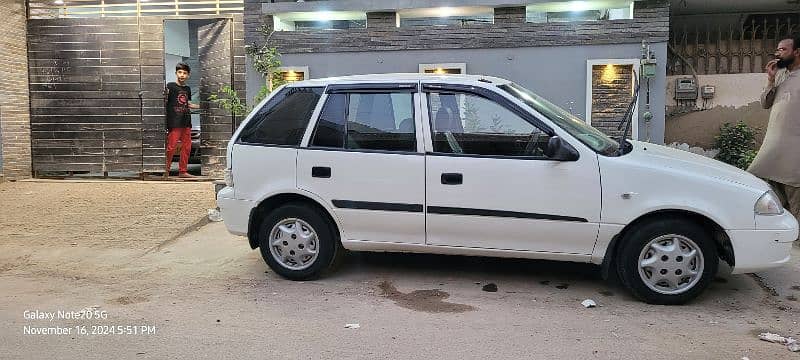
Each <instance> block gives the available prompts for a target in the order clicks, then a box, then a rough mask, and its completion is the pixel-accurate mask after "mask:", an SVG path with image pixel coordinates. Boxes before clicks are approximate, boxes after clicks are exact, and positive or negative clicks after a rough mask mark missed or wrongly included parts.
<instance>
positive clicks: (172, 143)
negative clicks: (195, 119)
mask: <svg viewBox="0 0 800 360" xmlns="http://www.w3.org/2000/svg"><path fill="white" fill-rule="evenodd" d="M178 140H180V141H181V159H180V162H178V172H180V173H181V174H182V173H185V172H187V171H189V154H191V153H192V128H188V127H187V128H174V129H169V132H168V133H167V164H166V165H167V171H169V168H170V165H171V164H172V156H173V155H174V154H175V148H176V147H177V146H178Z"/></svg>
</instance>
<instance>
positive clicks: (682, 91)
mask: <svg viewBox="0 0 800 360" xmlns="http://www.w3.org/2000/svg"><path fill="white" fill-rule="evenodd" d="M675 100H697V83H696V82H695V81H694V78H678V79H675Z"/></svg>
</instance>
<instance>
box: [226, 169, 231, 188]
mask: <svg viewBox="0 0 800 360" xmlns="http://www.w3.org/2000/svg"><path fill="white" fill-rule="evenodd" d="M225 185H226V186H230V187H233V171H232V170H231V169H230V168H228V169H225Z"/></svg>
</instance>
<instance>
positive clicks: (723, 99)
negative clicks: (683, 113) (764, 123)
mask: <svg viewBox="0 0 800 360" xmlns="http://www.w3.org/2000/svg"><path fill="white" fill-rule="evenodd" d="M683 77H691V75H681V76H667V102H666V103H667V106H668V107H669V106H675V105H676V102H675V79H678V78H683ZM697 78H698V81H699V82H700V84H698V85H699V87H702V86H703V85H714V86H715V87H716V94H715V95H714V98H713V99H711V100H709V101H708V102H707V103H706V108H707V109H710V108H714V107H717V106H726V107H733V108H739V107H742V106H746V105H748V104H751V103H753V102H755V101H760V99H761V92H762V91H763V90H764V86H765V85H766V84H767V75H765V74H758V73H755V74H718V75H698V76H697ZM702 102H703V99H702V98H700V96H698V100H697V105H698V106H700V105H702Z"/></svg>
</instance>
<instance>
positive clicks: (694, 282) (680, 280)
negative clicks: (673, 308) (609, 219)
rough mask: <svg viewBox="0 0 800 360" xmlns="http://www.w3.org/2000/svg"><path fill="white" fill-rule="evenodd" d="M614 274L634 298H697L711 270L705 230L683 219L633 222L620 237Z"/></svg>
mask: <svg viewBox="0 0 800 360" xmlns="http://www.w3.org/2000/svg"><path fill="white" fill-rule="evenodd" d="M622 241H623V243H622V244H621V246H620V248H619V252H618V257H617V261H616V263H617V271H618V273H619V276H620V278H621V280H622V282H623V284H625V286H626V287H627V288H628V289H630V291H631V292H632V293H633V295H634V296H636V297H638V298H639V299H642V300H644V301H646V302H648V303H651V304H663V305H676V304H683V303H685V302H687V301H690V300H692V299H694V298H695V297H697V296H698V295H699V294H700V293H701V292H702V291H703V290H705V288H706V287H708V285H709V284H710V283H711V280H712V279H713V277H714V276H715V275H716V273H717V265H718V264H719V259H718V257H717V248H716V246H715V245H714V242H713V239H712V237H711V236H710V234H709V233H708V232H707V231H706V230H705V229H703V227H701V226H699V225H698V224H696V223H694V222H691V221H688V220H684V219H660V220H653V221H648V222H645V223H642V224H639V225H637V226H636V227H634V228H633V229H631V230H630V231H628V232H627V234H626V235H625V236H624V238H623V239H622Z"/></svg>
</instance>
